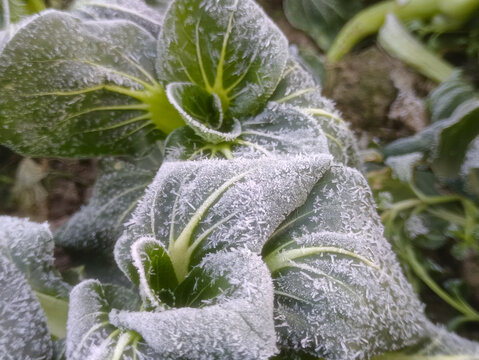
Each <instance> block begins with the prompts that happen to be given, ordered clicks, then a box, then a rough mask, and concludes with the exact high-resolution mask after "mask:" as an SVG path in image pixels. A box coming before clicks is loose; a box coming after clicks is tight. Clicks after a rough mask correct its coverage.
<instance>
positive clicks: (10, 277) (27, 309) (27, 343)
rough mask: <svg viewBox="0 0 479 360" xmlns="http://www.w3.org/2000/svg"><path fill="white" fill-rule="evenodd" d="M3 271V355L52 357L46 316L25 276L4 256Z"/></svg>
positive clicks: (0, 332) (0, 265)
mask: <svg viewBox="0 0 479 360" xmlns="http://www.w3.org/2000/svg"><path fill="white" fill-rule="evenodd" d="M0 271H1V274H2V276H1V277H0V286H1V287H2V293H1V296H0V305H1V308H2V316H1V317H0V351H1V352H2V354H4V355H3V356H5V358H6V359H14V358H19V357H20V358H21V359H42V358H49V357H51V354H52V343H51V340H50V334H49V333H48V329H47V324H46V317H45V314H44V312H43V311H42V309H41V307H40V304H39V302H38V300H37V297H36V296H35V294H34V293H33V291H32V290H31V289H30V287H29V286H28V283H27V281H26V279H25V277H24V276H23V274H22V273H21V272H20V271H19V270H18V269H17V268H16V267H15V265H14V264H13V262H12V261H11V260H9V258H8V257H7V255H5V254H4V253H3V252H1V253H0Z"/></svg>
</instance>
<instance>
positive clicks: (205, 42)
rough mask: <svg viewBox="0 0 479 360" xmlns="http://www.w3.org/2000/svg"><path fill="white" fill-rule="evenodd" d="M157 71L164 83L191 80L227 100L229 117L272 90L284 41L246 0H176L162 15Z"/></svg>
mask: <svg viewBox="0 0 479 360" xmlns="http://www.w3.org/2000/svg"><path fill="white" fill-rule="evenodd" d="M158 49H159V51H158V58H157V70H158V76H159V78H160V79H161V80H162V81H163V83H164V84H167V83H170V82H175V81H181V82H183V81H186V82H192V83H195V84H196V85H198V86H200V87H202V88H205V89H207V90H208V91H209V92H210V93H213V92H215V93H217V94H218V95H219V96H220V97H221V98H222V100H223V99H226V98H227V99H228V100H227V101H226V102H227V103H228V105H229V106H228V108H229V113H230V115H231V116H233V117H234V116H240V115H247V114H251V113H253V112H254V111H255V110H256V109H257V108H258V107H259V106H260V105H261V104H263V103H264V102H265V100H266V99H267V98H268V97H269V96H270V95H271V94H272V92H273V91H274V88H275V87H276V85H277V83H278V81H279V78H280V75H281V73H282V71H283V68H284V66H285V64H286V59H287V55H288V53H287V52H288V50H287V40H286V38H285V37H284V35H283V34H282V33H281V31H280V30H279V29H278V28H277V27H276V25H274V23H273V22H272V21H271V20H270V19H269V18H268V17H267V16H266V15H265V14H264V12H263V10H262V9H261V8H260V7H259V6H258V5H256V4H255V3H254V1H252V0H241V1H238V0H222V1H219V0H201V1H192V0H178V1H175V2H173V3H172V5H171V6H170V8H169V9H168V12H167V14H166V16H165V23H164V25H163V28H162V30H161V32H160V37H159V43H158Z"/></svg>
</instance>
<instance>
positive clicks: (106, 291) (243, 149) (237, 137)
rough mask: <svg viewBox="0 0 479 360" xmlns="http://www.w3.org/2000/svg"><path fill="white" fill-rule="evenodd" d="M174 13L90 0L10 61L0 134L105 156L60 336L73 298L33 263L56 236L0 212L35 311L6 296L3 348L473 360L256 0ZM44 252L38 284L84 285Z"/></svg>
mask: <svg viewBox="0 0 479 360" xmlns="http://www.w3.org/2000/svg"><path fill="white" fill-rule="evenodd" d="M161 9H162V8H161V7H157V8H150V7H148V5H146V4H145V3H142V2H140V1H139V0H103V1H98V0H80V1H77V2H76V3H74V4H73V6H72V8H71V10H70V11H69V12H60V11H54V10H49V11H45V12H43V13H41V14H40V15H38V16H34V17H31V18H27V19H25V20H23V21H22V22H21V23H20V25H19V26H18V27H16V31H15V33H14V34H13V35H12V36H11V37H10V38H9V40H8V42H7V43H6V44H5V46H4V48H3V50H2V53H1V55H0V88H1V91H2V97H1V98H0V142H1V143H3V144H5V145H6V146H8V147H10V148H11V149H13V150H15V151H17V152H19V153H20V154H24V155H27V156H55V157H88V156H107V157H105V158H103V160H102V165H101V169H102V170H101V173H100V175H99V179H98V182H97V184H96V186H95V189H94V191H93V196H92V198H91V200H90V203H89V204H88V205H87V206H85V207H84V208H82V209H81V210H80V211H79V213H77V214H76V215H74V216H73V217H72V218H71V219H70V221H69V222H68V223H67V224H66V225H65V226H64V227H63V228H61V229H60V230H59V231H58V232H56V233H55V234H54V240H55V242H56V244H57V245H58V246H62V247H65V248H66V249H67V250H70V251H72V256H74V252H76V251H81V252H83V253H87V254H88V253H96V254H101V260H100V261H101V264H92V263H91V261H90V263H87V264H86V267H87V270H88V269H90V270H89V271H87V276H88V277H89V279H86V280H85V281H82V282H80V283H78V284H76V286H75V287H74V288H73V290H72V291H71V292H70V296H69V310H68V320H67V326H66V337H65V339H64V340H61V339H62V337H63V334H61V333H60V332H59V331H55V330H54V329H55V328H54V327H53V325H52V326H50V325H49V324H50V323H52V322H54V321H55V320H56V318H55V314H54V313H52V312H50V311H48V309H49V308H51V306H52V304H53V303H54V302H55V301H60V300H61V299H62V298H64V296H65V292H62V293H58V294H57V293H56V292H53V290H55V289H52V292H51V293H50V292H49V293H48V294H49V298H48V299H47V301H42V300H43V299H44V297H43V296H42V295H40V294H41V293H42V292H41V291H40V290H41V289H43V287H40V290H39V288H38V287H37V286H38V285H37V282H32V281H29V279H30V277H31V273H30V270H29V269H30V268H29V267H28V266H26V264H28V259H29V258H30V256H31V254H32V252H34V251H39V249H41V248H38V247H31V246H27V245H26V244H25V243H24V241H23V240H22V239H24V238H25V237H26V236H27V235H28V237H29V238H30V237H33V238H35V239H39V238H40V234H41V231H46V230H45V229H46V226H45V225H38V224H33V223H30V222H28V221H26V220H20V219H16V218H4V220H3V221H4V223H3V224H2V229H6V230H2V231H4V233H2V232H0V235H1V237H0V240H1V241H2V243H0V244H5V245H2V247H1V249H2V253H1V254H2V257H0V260H1V261H2V272H1V274H2V275H1V277H0V279H1V281H0V282H1V283H2V284H5V285H4V286H13V285H14V290H15V291H18V292H22V295H21V297H22V299H25V300H24V301H21V302H19V301H17V298H18V297H16V296H12V295H13V290H12V292H2V295H1V297H0V302H1V305H2V307H1V308H2V309H4V310H2V314H7V315H8V316H7V317H3V316H2V322H0V338H1V340H0V353H2V354H7V355H6V358H8V359H18V358H25V359H38V358H39V359H51V358H52V357H53V356H55V357H56V358H62V357H63V358H66V359H69V360H70V359H71V360H75V359H95V360H96V359H113V360H120V359H145V360H147V359H149V360H154V359H251V360H253V359H269V358H277V359H306V358H326V359H367V358H372V357H374V356H385V357H386V358H387V356H394V357H395V358H398V359H402V358H404V359H407V358H411V359H414V358H416V359H417V358H426V359H428V358H429V357H430V358H434V357H436V356H441V357H445V358H448V357H449V356H451V359H452V358H453V357H455V356H462V358H465V359H474V358H477V357H478V356H479V345H477V344H475V343H473V342H470V341H467V340H465V339H461V338H459V337H458V336H456V335H454V334H451V333H448V332H447V331H446V330H444V329H443V328H441V327H439V326H436V325H434V324H432V323H431V322H430V321H429V320H427V318H426V317H425V315H424V312H423V306H422V305H421V303H420V302H419V300H418V299H417V298H416V296H415V294H414V292H413V290H412V287H411V286H410V285H409V283H408V282H407V281H406V279H405V277H404V275H403V274H402V272H401V270H400V267H399V264H398V262H397V260H396V257H395V255H394V253H393V252H392V250H391V247H390V245H389V244H388V243H387V241H386V240H385V238H384V237H383V228H382V226H381V224H380V221H379V217H378V216H377V214H376V210H375V205H374V201H373V198H372V195H371V192H370V190H369V188H368V185H367V182H366V180H365V179H364V177H363V175H362V174H361V173H360V172H359V171H358V170H357V169H356V168H357V167H358V165H359V164H358V160H357V155H356V148H355V142H354V140H353V137H352V135H351V133H350V132H349V130H348V128H347V126H346V125H345V124H344V123H343V122H342V120H341V118H340V116H339V114H338V113H337V112H336V111H335V110H334V107H333V105H332V103H331V102H330V101H328V100H327V99H324V98H323V97H322V96H321V94H320V89H319V87H318V85H317V84H316V83H315V81H314V80H313V77H312V76H311V75H310V74H308V73H307V72H306V71H305V70H304V69H303V68H302V67H301V66H300V64H299V63H298V62H297V61H296V59H295V58H294V56H293V55H291V54H290V53H289V51H288V44H287V41H286V39H285V38H284V36H283V35H282V34H281V32H280V31H279V30H278V28H277V27H276V26H275V25H274V24H273V23H272V22H271V21H270V20H269V19H268V18H267V17H266V16H265V14H264V13H263V11H262V10H261V9H260V8H259V7H258V6H257V5H256V4H255V3H254V2H253V1H252V0H241V1H239V0H175V1H172V2H171V3H170V5H169V6H168V7H167V10H166V11H161ZM120 155H121V156H122V157H114V158H113V157H111V156H120ZM48 238H49V239H50V240H51V237H48ZM50 240H49V241H50ZM30 241H33V240H30ZM16 244H19V245H18V246H17V245H16ZM29 244H31V243H29ZM49 244H50V245H49V247H48V249H45V250H44V251H43V250H42V252H41V254H42V255H39V256H38V258H39V259H43V257H46V256H47V255H45V254H47V253H49V252H51V242H50V243H49ZM12 247H15V248H18V249H19V251H20V250H21V251H23V253H24V254H25V255H23V256H15V257H14V256H13V255H12V254H13V252H12V251H11V250H9V249H11V248H12ZM4 249H5V250H4ZM49 254H50V253H49ZM49 256H50V255H49ZM48 259H49V260H48V261H46V260H45V263H46V264H47V265H48V266H47V265H42V267H40V268H39V270H36V272H35V276H38V277H40V278H41V279H42V281H43V280H44V278H45V277H46V276H50V275H51V277H48V279H50V278H52V279H53V278H54V279H56V280H55V281H58V283H60V284H63V286H64V290H62V291H67V292H68V290H66V289H67V288H68V289H69V286H68V285H66V284H64V282H63V281H62V280H61V278H59V277H58V276H57V274H56V273H53V270H52V269H51V257H49V258H48ZM37 260H38V259H37ZM3 263H4V265H3ZM42 264H43V262H42ZM100 265H103V266H100ZM45 274H47V275H45ZM48 274H50V275H48ZM52 274H53V275H52ZM35 279H36V277H35ZM13 280H14V281H15V282H14V283H11V281H13ZM52 281H53V280H52ZM42 284H44V282H40V285H42ZM48 289H50V288H48ZM23 294H24V295H23ZM19 296H20V295H19ZM37 300H38V301H37ZM42 309H43V310H42ZM18 314H25V316H22V315H18ZM17 317H18V318H22V321H16V320H17ZM4 318H5V319H6V321H5V320H3V319H4ZM50 318H51V319H50ZM30 319H31V320H30ZM57 320H58V319H57ZM32 328H34V329H38V330H37V331H32ZM17 334H22V335H17ZM19 336H20V337H21V341H19V340H18V341H17V340H16V339H17V338H18V337H19ZM52 339H53V340H55V344H56V345H55V344H54V343H52V341H51V340H52ZM62 344H65V346H64V348H63V347H62ZM390 352H395V353H394V354H393V355H390V354H387V353H390ZM385 354H387V355H385Z"/></svg>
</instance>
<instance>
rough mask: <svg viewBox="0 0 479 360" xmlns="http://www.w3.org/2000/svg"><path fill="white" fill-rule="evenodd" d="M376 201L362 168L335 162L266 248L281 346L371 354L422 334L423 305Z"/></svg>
mask: <svg viewBox="0 0 479 360" xmlns="http://www.w3.org/2000/svg"><path fill="white" fill-rule="evenodd" d="M373 204H374V202H373V200H372V198H371V194H370V192H369V190H368V186H367V183H366V181H365V180H364V178H363V177H362V176H361V174H360V173H359V172H357V171H355V170H353V169H350V168H345V167H342V166H333V167H332V168H331V169H330V170H329V171H328V172H327V173H326V174H325V176H323V177H322V178H321V180H320V181H319V182H318V183H317V184H316V185H315V187H314V188H313V190H312V192H311V193H310V194H309V196H308V200H307V201H306V203H305V204H304V205H303V206H301V207H300V208H298V209H297V210H295V211H294V212H293V213H292V214H291V215H290V216H289V217H288V218H287V219H286V220H285V221H284V222H283V224H282V225H280V226H279V227H278V228H277V229H276V231H275V232H274V234H273V236H272V237H271V238H270V239H269V241H268V243H267V244H266V245H265V247H264V249H263V252H262V254H263V257H264V259H265V262H266V264H267V265H268V267H269V269H270V271H271V273H272V275H273V279H274V284H275V295H276V300H275V301H276V306H275V308H276V322H277V329H278V331H279V332H280V334H281V344H282V345H283V346H287V347H292V348H294V349H301V350H303V351H307V352H309V353H310V354H312V355H317V354H322V355H323V356H326V357H327V358H328V359H353V358H370V357H371V356H372V355H375V354H380V353H381V352H383V351H387V350H394V349H401V348H403V347H406V346H408V345H411V344H414V343H415V342H416V341H417V339H418V338H420V337H421V336H424V330H423V329H424V324H425V322H426V320H425V317H424V315H423V314H422V306H421V304H420V303H419V302H418V300H417V299H416V298H415V296H414V294H413V292H412V289H411V288H410V286H409V284H407V282H406V281H405V279H404V277H403V275H402V273H401V270H400V269H399V267H398V265H397V262H396V258H395V255H394V254H393V252H392V251H391V249H390V246H389V244H388V243H387V241H386V240H385V239H384V238H383V237H382V230H383V229H382V226H381V225H380V222H379V219H378V218H377V216H376V214H375V211H374V205H373ZM335 219H341V220H340V221H335ZM392 299H394V301H392Z"/></svg>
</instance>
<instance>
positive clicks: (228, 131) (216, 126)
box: [166, 83, 241, 144]
mask: <svg viewBox="0 0 479 360" xmlns="http://www.w3.org/2000/svg"><path fill="white" fill-rule="evenodd" d="M166 92H167V96H168V100H170V103H172V104H173V106H174V107H175V108H176V110H178V112H179V113H180V115H181V116H182V118H183V120H184V121H185V123H186V124H187V125H188V126H189V127H190V128H191V129H193V130H194V132H195V133H196V134H197V135H198V136H200V137H202V138H203V139H205V140H206V141H207V142H209V143H213V144H217V143H221V142H224V141H231V140H233V139H235V138H236V137H237V136H238V135H239V134H240V132H241V126H240V124H239V122H238V121H237V120H236V119H233V120H232V121H225V119H224V115H223V109H222V107H221V99H220V98H219V97H218V95H217V94H215V93H213V94H210V93H209V92H208V91H206V90H205V89H203V88H200V87H199V86H196V85H195V84H192V83H171V84H169V85H168V86H167V88H166Z"/></svg>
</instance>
